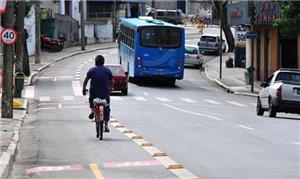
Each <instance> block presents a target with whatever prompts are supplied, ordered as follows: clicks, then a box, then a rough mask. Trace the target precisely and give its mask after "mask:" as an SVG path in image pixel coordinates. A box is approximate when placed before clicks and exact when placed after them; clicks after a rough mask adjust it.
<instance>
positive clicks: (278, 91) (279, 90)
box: [276, 85, 282, 97]
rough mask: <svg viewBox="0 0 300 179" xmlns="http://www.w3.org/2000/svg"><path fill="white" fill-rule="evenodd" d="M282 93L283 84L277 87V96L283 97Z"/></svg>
mask: <svg viewBox="0 0 300 179" xmlns="http://www.w3.org/2000/svg"><path fill="white" fill-rule="evenodd" d="M281 93H282V86H281V85H280V86H279V87H278V88H277V89H276V96H277V97H281Z"/></svg>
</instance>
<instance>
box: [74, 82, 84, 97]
mask: <svg viewBox="0 0 300 179" xmlns="http://www.w3.org/2000/svg"><path fill="white" fill-rule="evenodd" d="M72 87H73V92H74V95H75V96H82V88H81V85H80V81H72Z"/></svg>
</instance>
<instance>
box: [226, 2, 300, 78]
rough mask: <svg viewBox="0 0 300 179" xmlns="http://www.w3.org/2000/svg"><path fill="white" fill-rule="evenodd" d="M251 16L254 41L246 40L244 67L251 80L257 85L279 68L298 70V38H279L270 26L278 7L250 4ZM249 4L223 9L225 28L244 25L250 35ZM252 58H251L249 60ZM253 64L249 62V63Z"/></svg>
mask: <svg viewBox="0 0 300 179" xmlns="http://www.w3.org/2000/svg"><path fill="white" fill-rule="evenodd" d="M252 3H253V6H254V12H255V16H254V17H255V22H254V25H253V28H254V32H255V33H256V34H258V37H257V38H255V39H253V42H254V45H253V48H252V45H251V39H247V40H246V67H249V66H251V64H253V67H254V69H255V72H254V76H255V79H256V80H258V81H265V80H266V79H267V78H268V77H269V76H270V75H271V74H272V73H273V72H274V71H276V70H277V69H279V68H300V52H299V51H300V50H299V49H300V36H299V35H298V36H297V34H292V35H291V36H290V37H288V38H287V37H283V36H281V34H280V31H279V29H276V28H274V27H273V26H272V24H273V22H274V20H276V19H278V18H279V17H280V7H279V4H278V2H274V1H252ZM250 7H251V4H250V2H249V1H232V2H231V3H229V4H228V7H227V18H228V19H227V21H228V25H231V26H238V25H242V24H243V25H246V26H247V32H248V33H249V32H250V30H251V29H250V25H251V20H250ZM252 57H253V58H252ZM252 60H253V61H252Z"/></svg>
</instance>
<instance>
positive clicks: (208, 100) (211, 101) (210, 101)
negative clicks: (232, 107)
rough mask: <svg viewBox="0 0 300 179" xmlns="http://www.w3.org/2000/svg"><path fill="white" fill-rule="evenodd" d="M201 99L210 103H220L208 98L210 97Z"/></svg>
mask: <svg viewBox="0 0 300 179" xmlns="http://www.w3.org/2000/svg"><path fill="white" fill-rule="evenodd" d="M203 101H205V102H208V103H211V104H217V105H220V104H222V103H219V102H217V101H214V100H210V99H203Z"/></svg>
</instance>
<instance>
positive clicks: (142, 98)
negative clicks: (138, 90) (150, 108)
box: [134, 96, 147, 101]
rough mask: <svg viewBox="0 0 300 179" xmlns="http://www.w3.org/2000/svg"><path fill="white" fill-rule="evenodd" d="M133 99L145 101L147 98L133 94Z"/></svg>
mask: <svg viewBox="0 0 300 179" xmlns="http://www.w3.org/2000/svg"><path fill="white" fill-rule="evenodd" d="M134 99H135V100H137V101H147V99H146V98H144V97H143V96H135V97H134Z"/></svg>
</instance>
